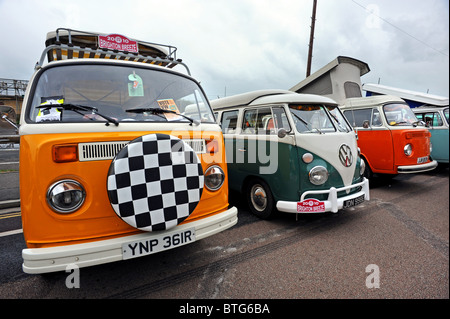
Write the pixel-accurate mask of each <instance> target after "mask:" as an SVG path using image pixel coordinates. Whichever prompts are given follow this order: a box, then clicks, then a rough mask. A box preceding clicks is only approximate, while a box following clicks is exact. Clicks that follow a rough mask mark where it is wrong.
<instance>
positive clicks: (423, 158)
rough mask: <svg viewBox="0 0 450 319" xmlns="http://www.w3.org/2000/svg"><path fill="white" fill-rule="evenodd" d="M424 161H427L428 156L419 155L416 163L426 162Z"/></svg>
mask: <svg viewBox="0 0 450 319" xmlns="http://www.w3.org/2000/svg"><path fill="white" fill-rule="evenodd" d="M426 162H428V156H424V157H419V158H418V159H417V164H423V163H426Z"/></svg>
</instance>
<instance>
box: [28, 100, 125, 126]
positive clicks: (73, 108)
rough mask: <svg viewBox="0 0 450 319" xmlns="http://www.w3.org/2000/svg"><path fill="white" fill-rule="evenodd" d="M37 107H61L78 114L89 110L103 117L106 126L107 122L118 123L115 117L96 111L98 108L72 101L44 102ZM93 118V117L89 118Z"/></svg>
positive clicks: (45, 108) (46, 108)
mask: <svg viewBox="0 0 450 319" xmlns="http://www.w3.org/2000/svg"><path fill="white" fill-rule="evenodd" d="M36 108H38V109H44V110H49V109H51V108H57V109H63V110H65V111H73V112H75V113H78V114H80V115H83V116H84V115H86V114H85V113H82V112H91V113H92V114H95V115H98V116H100V117H102V118H104V119H105V120H106V121H107V122H106V126H108V125H109V122H111V123H114V124H115V125H116V126H118V125H119V121H117V120H116V119H114V118H112V117H109V116H107V115H103V114H101V113H98V109H97V108H96V107H93V106H88V105H79V104H72V103H61V104H46V105H40V106H38V107H36ZM91 120H93V119H91Z"/></svg>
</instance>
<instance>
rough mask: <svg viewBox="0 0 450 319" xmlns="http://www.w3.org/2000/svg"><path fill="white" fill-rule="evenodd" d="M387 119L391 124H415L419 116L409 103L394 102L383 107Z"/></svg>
mask: <svg viewBox="0 0 450 319" xmlns="http://www.w3.org/2000/svg"><path fill="white" fill-rule="evenodd" d="M383 110H384V114H385V115H386V120H387V122H388V124H389V125H391V126H396V125H413V124H414V123H417V118H416V116H415V114H414V113H413V111H411V108H410V107H409V106H408V105H407V104H401V103H392V104H386V105H385V106H384V107H383Z"/></svg>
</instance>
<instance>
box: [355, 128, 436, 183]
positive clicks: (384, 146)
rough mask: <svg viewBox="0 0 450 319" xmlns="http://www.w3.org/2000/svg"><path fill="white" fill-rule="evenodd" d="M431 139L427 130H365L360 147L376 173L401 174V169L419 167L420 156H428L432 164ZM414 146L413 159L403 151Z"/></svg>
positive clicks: (362, 133)
mask: <svg viewBox="0 0 450 319" xmlns="http://www.w3.org/2000/svg"><path fill="white" fill-rule="evenodd" d="M430 136H431V134H430V133H429V131H428V130H427V129H420V128H414V129H391V130H389V129H381V130H377V129H373V130H372V129H368V130H365V129H361V130H358V147H359V148H360V149H361V155H362V156H363V157H364V158H365V160H366V162H367V163H368V164H369V166H370V168H371V169H372V171H373V172H374V173H382V174H397V173H398V171H397V168H398V166H406V165H417V159H418V158H419V157H425V156H428V161H427V163H429V162H430V157H429V156H430ZM406 144H411V145H412V150H413V151H412V154H411V156H406V155H405V153H404V151H403V148H404V147H405V145H406Z"/></svg>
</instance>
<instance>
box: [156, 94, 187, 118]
mask: <svg viewBox="0 0 450 319" xmlns="http://www.w3.org/2000/svg"><path fill="white" fill-rule="evenodd" d="M157 102H158V105H159V107H160V108H161V109H163V110H169V111H173V112H175V113H178V114H179V113H180V110H178V107H177V104H176V103H175V101H174V100H173V99H165V100H158V101H157ZM164 116H165V117H166V119H167V120H168V121H178V120H181V119H182V117H181V116H178V115H176V114H170V113H164Z"/></svg>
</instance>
